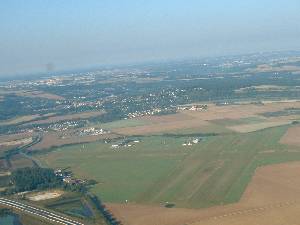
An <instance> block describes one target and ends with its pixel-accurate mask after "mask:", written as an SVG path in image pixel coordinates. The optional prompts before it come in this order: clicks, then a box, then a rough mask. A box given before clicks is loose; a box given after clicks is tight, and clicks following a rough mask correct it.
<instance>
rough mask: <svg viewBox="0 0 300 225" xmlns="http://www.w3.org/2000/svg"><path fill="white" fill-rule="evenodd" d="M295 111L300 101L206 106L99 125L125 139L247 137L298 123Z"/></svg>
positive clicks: (297, 115) (299, 115)
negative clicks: (167, 135) (173, 135)
mask: <svg viewBox="0 0 300 225" xmlns="http://www.w3.org/2000/svg"><path fill="white" fill-rule="evenodd" d="M297 107H300V102H299V101H293V102H290V101H286V102H285V101H281V102H266V103H263V104H249V103H248V104H242V103H241V104H235V105H225V106H217V105H215V104H208V109H207V110H202V111H179V112H177V113H176V114H173V115H164V116H144V117H140V118H138V119H131V120H129V121H128V122H127V121H126V120H124V121H116V122H113V123H108V124H101V125H102V126H103V127H104V128H107V129H110V130H111V131H112V132H114V133H117V134H120V135H126V136H130V135H153V134H165V133H178V132H179V133H181V132H183V133H193V132H195V133H230V132H239V133H247V132H253V131H257V130H262V129H266V128H270V127H277V126H282V125H287V124H290V123H292V122H293V121H299V120H300V111H299V110H297V109H298V108H297ZM291 109H293V110H291ZM127 125H128V126H127Z"/></svg>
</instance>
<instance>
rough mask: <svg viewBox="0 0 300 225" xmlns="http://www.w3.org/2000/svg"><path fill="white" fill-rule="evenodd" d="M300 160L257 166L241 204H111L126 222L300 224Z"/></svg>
mask: <svg viewBox="0 0 300 225" xmlns="http://www.w3.org/2000/svg"><path fill="white" fill-rule="evenodd" d="M299 169H300V163H299V162H291V163H284V164H276V165H269V166H263V167H259V168H258V169H256V172H255V175H254V176H253V178H252V180H251V182H250V184H249V185H248V187H247V189H246V191H245V192H244V194H243V196H242V198H241V200H240V201H239V202H238V203H234V204H229V205H225V206H215V207H211V208H206V209H184V208H174V209H167V208H163V207H159V206H145V205H138V204H109V205H108V206H109V208H110V210H111V211H112V212H113V213H114V214H115V215H117V216H118V218H121V219H122V221H123V223H124V225H129V224H130V225H139V224H144V225H152V224H160V225H182V224H187V225H219V224H222V225H232V224H233V225H240V224H243V225H253V224H272V225H282V224H299V223H298V221H297V218H298V214H299V209H300V204H299V201H298V198H299V196H300V192H299V189H298V187H299V185H300V179H299Z"/></svg>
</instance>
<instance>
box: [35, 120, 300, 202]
mask: <svg viewBox="0 0 300 225" xmlns="http://www.w3.org/2000/svg"><path fill="white" fill-rule="evenodd" d="M287 128H288V126H282V127H276V128H270V129H265V130H261V131H257V132H252V133H247V134H236V133H231V134H225V135H221V136H212V137H206V138H205V139H204V141H202V142H200V143H199V144H197V145H194V146H192V147H183V146H182V143H183V142H184V141H186V140H187V139H188V138H187V137H167V136H152V137H145V138H142V139H141V140H142V142H141V143H137V144H136V145H135V146H133V147H131V148H124V149H123V148H122V150H121V149H120V150H118V151H114V150H112V149H111V148H110V144H104V143H101V142H96V143H90V144H85V146H84V148H83V146H82V145H74V146H66V147H63V148H57V149H54V151H52V152H50V153H48V154H47V155H41V156H38V157H39V159H40V160H41V161H42V162H44V163H45V164H46V165H48V166H51V167H66V166H70V167H71V168H72V170H73V171H74V172H75V174H76V175H77V176H79V177H87V178H92V179H95V180H97V181H98V182H99V183H98V184H97V185H96V186H94V187H93V188H92V190H91V191H92V192H93V193H95V194H96V195H98V196H99V197H100V198H102V199H103V200H104V201H107V202H124V201H125V200H129V202H137V203H143V204H159V203H164V202H167V201H168V202H172V203H175V204H176V206H177V207H189V208H200V207H208V206H213V205H219V204H225V203H232V202H235V201H238V200H239V199H240V197H241V195H242V193H243V192H244V190H245V188H246V186H247V185H248V183H249V181H250V179H251V177H252V175H253V173H254V171H255V169H256V168H257V167H258V166H261V165H267V164H273V163H279V162H287V161H292V160H300V151H299V152H289V151H287V149H288V148H291V147H287V146H284V145H281V144H279V140H280V138H281V137H282V135H283V134H284V133H285V131H286V129H287ZM270 150H272V151H271V152H270ZM294 150H295V148H294Z"/></svg>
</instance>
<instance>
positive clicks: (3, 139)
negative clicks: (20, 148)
mask: <svg viewBox="0 0 300 225" xmlns="http://www.w3.org/2000/svg"><path fill="white" fill-rule="evenodd" d="M31 136H32V133H18V134H9V135H0V142H6V141H16V140H20V139H24V138H28V137H31Z"/></svg>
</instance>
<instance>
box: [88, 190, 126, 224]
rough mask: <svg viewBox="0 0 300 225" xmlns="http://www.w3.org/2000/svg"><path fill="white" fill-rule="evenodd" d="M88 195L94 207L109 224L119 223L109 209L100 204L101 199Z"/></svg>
mask: <svg viewBox="0 0 300 225" xmlns="http://www.w3.org/2000/svg"><path fill="white" fill-rule="evenodd" d="M88 197H89V198H90V199H91V201H92V202H93V203H94V204H95V206H96V208H97V209H98V210H99V211H100V212H101V214H102V215H103V216H104V218H105V220H106V221H107V223H108V224H109V225H121V224H122V223H121V222H120V221H118V220H117V219H116V218H115V217H114V216H113V214H111V213H110V212H109V210H108V209H107V208H106V207H105V205H104V204H102V202H101V200H100V199H99V198H98V197H97V196H95V195H92V194H90V193H89V194H88Z"/></svg>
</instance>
